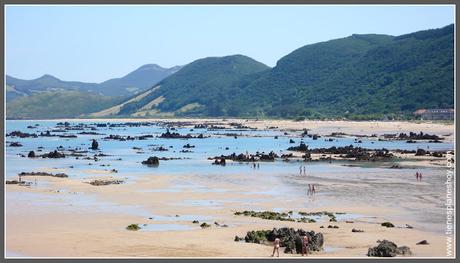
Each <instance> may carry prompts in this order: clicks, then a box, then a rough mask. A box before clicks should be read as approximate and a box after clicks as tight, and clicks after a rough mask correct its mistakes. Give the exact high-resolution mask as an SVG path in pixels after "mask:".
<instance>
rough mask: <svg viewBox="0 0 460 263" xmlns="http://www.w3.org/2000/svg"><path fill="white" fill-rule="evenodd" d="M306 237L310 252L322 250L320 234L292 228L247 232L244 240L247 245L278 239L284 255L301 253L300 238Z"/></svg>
mask: <svg viewBox="0 0 460 263" xmlns="http://www.w3.org/2000/svg"><path fill="white" fill-rule="evenodd" d="M303 236H308V238H309V240H310V242H309V245H308V246H309V248H310V250H311V251H320V250H321V249H322V248H323V244H324V237H323V234H322V233H315V232H314V231H310V232H307V231H305V230H303V229H298V230H295V229H294V228H287V227H283V228H279V229H278V228H273V229H272V230H257V231H249V232H247V234H246V237H245V238H244V239H245V241H246V242H247V243H257V244H264V243H267V242H273V241H275V239H276V238H279V239H280V246H281V247H284V253H297V254H299V253H301V252H302V237H303Z"/></svg>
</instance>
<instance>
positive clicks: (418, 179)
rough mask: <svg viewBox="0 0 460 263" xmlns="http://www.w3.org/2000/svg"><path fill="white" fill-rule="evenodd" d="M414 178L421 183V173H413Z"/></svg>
mask: <svg viewBox="0 0 460 263" xmlns="http://www.w3.org/2000/svg"><path fill="white" fill-rule="evenodd" d="M415 178H416V179H417V182H421V181H422V173H419V172H416V173H415Z"/></svg>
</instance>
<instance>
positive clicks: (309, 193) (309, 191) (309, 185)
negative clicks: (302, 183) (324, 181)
mask: <svg viewBox="0 0 460 263" xmlns="http://www.w3.org/2000/svg"><path fill="white" fill-rule="evenodd" d="M307 195H311V184H308V192H307Z"/></svg>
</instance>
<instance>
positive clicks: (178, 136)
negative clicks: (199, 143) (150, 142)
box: [160, 129, 204, 139]
mask: <svg viewBox="0 0 460 263" xmlns="http://www.w3.org/2000/svg"><path fill="white" fill-rule="evenodd" d="M160 138H163V139H192V138H197V139H203V138H204V136H203V134H200V135H198V136H192V135H191V134H186V135H182V134H180V133H177V132H170V131H169V129H168V130H166V132H165V133H162V134H161V135H160Z"/></svg>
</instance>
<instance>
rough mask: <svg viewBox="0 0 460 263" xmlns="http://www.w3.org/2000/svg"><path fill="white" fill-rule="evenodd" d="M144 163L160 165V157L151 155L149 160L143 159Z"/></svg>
mask: <svg viewBox="0 0 460 263" xmlns="http://www.w3.org/2000/svg"><path fill="white" fill-rule="evenodd" d="M142 164H145V165H150V166H158V165H160V159H158V157H156V156H152V157H149V158H148V159H147V160H145V161H142Z"/></svg>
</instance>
